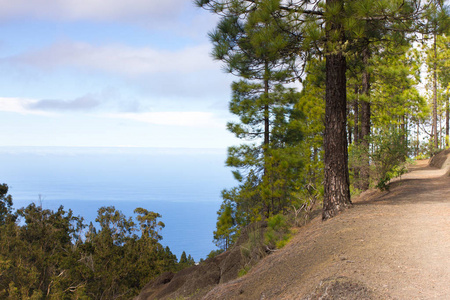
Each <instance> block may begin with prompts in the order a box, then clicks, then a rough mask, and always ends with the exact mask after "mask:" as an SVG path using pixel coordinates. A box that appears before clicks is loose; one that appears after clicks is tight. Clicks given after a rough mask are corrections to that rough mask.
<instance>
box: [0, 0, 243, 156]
mask: <svg viewBox="0 0 450 300" xmlns="http://www.w3.org/2000/svg"><path fill="white" fill-rule="evenodd" d="M216 21H217V20H216V18H215V16H214V15H212V14H210V13H209V12H207V11H204V10H202V9H199V8H197V7H195V5H194V4H193V3H192V1H191V0H164V1H161V0H150V1H149V0H128V1H123V0H108V1H107V0H91V1H79V0H33V1H29V0H15V1H11V0H0V119H1V122H2V130H1V133H0V146H81V147H124V146H126V147H177V148H225V147H227V146H230V145H232V144H236V143H237V141H236V139H235V138H234V137H233V136H232V135H231V134H230V133H228V132H227V131H226V129H225V127H226V122H227V121H229V120H231V118H232V116H231V115H230V114H229V113H228V109H227V107H228V101H229V98H230V84H231V81H232V80H233V77H232V76H231V75H229V74H225V73H223V72H222V70H221V63H220V62H215V61H213V60H212V58H211V56H210V54H209V53H210V51H211V44H210V42H209V40H208V38H207V33H208V32H209V31H211V30H212V29H213V28H214V26H215V24H216Z"/></svg>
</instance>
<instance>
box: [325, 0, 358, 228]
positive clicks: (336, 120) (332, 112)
mask: <svg viewBox="0 0 450 300" xmlns="http://www.w3.org/2000/svg"><path fill="white" fill-rule="evenodd" d="M326 4H327V6H329V5H340V6H341V8H342V6H343V1H342V0H327V3H326ZM337 19H339V18H337ZM331 31H334V32H338V33H340V34H341V36H342V37H341V40H340V41H331V40H330V32H331ZM343 37H344V36H343V29H342V26H341V24H339V21H337V22H333V21H331V20H328V23H327V39H328V49H327V50H328V51H327V54H326V87H325V136H324V150H325V157H324V162H325V187H324V188H325V193H324V201H323V211H322V219H323V220H326V219H329V218H331V217H333V216H335V215H336V214H337V213H339V211H342V210H344V209H345V208H347V207H349V206H351V205H352V203H351V200H350V188H349V173H348V149H347V92H346V76H345V71H346V69H347V65H346V59H345V56H344V55H343V53H342V50H339V46H340V45H338V46H337V47H334V48H335V49H333V51H331V49H330V48H331V47H330V45H331V43H333V42H335V43H340V42H342V41H343V40H344V39H343ZM336 48H337V49H336Z"/></svg>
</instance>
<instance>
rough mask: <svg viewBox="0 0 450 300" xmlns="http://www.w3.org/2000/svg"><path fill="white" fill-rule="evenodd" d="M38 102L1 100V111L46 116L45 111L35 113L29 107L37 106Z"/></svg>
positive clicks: (18, 99)
mask: <svg viewBox="0 0 450 300" xmlns="http://www.w3.org/2000/svg"><path fill="white" fill-rule="evenodd" d="M37 102H38V101H37V100H35V99H24V98H6V97H2V98H0V111H2V112H13V113H19V114H39V115H46V114H47V113H46V112H44V111H38V110H36V111H33V110H30V109H29V107H30V106H31V105H34V104H36V103H37Z"/></svg>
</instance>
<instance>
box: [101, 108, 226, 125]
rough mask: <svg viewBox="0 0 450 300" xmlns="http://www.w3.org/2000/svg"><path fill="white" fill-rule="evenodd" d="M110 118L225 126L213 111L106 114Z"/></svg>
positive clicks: (162, 123)
mask: <svg viewBox="0 0 450 300" xmlns="http://www.w3.org/2000/svg"><path fill="white" fill-rule="evenodd" d="M104 116H106V117H109V118H118V119H126V120H132V121H138V122H144V123H149V124H153V125H163V126H182V127H207V128H223V127H224V124H225V123H224V121H223V120H220V119H219V118H217V117H216V116H215V115H214V114H213V113H211V112H198V111H197V112H146V113H120V114H105V115H104Z"/></svg>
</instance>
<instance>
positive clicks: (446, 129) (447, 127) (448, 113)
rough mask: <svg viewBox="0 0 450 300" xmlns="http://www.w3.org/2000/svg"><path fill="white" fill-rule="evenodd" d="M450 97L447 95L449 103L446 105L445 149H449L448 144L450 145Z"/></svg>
mask: <svg viewBox="0 0 450 300" xmlns="http://www.w3.org/2000/svg"><path fill="white" fill-rule="evenodd" d="M448 102H449V97H448V94H447V101H446V105H445V147H446V148H448V143H449V136H448V134H449V129H450V128H449V127H450V126H449V125H450V124H449V123H450V120H449V115H450V106H449V103H448Z"/></svg>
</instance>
